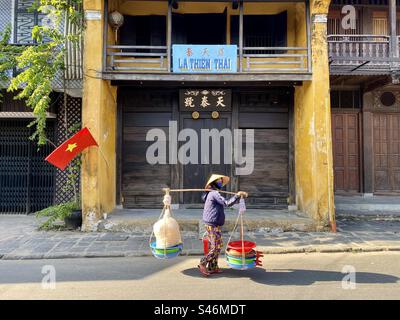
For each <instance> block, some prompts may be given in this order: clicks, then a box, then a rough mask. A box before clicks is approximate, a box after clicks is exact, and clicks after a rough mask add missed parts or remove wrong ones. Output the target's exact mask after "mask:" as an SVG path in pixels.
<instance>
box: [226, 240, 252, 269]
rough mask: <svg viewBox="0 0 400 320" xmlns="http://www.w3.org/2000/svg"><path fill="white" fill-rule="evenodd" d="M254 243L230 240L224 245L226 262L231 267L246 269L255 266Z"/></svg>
mask: <svg viewBox="0 0 400 320" xmlns="http://www.w3.org/2000/svg"><path fill="white" fill-rule="evenodd" d="M255 247H256V243H255V242H252V241H243V242H242V241H231V242H229V243H228V245H227V247H226V262H227V263H228V265H229V266H230V267H231V268H233V269H239V270H246V269H251V268H254V267H255V266H256V260H257V254H256V251H255Z"/></svg>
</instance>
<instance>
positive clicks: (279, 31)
mask: <svg viewBox="0 0 400 320" xmlns="http://www.w3.org/2000/svg"><path fill="white" fill-rule="evenodd" d="M231 43H232V44H237V45H238V44H239V16H232V17H231ZM243 46H244V47H286V46H287V12H286V11H284V12H282V13H279V14H272V15H244V16H243ZM274 52H275V51H273V50H272V51H271V50H268V51H265V50H252V51H249V52H248V53H274ZM280 52H281V51H279V50H278V52H276V53H280Z"/></svg>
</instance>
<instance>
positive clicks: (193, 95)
mask: <svg viewBox="0 0 400 320" xmlns="http://www.w3.org/2000/svg"><path fill="white" fill-rule="evenodd" d="M231 101H232V93H231V90H230V89H181V90H179V107H180V110H181V111H203V112H204V111H211V112H212V111H231V106H232V102H231Z"/></svg>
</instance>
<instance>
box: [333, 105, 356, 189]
mask: <svg viewBox="0 0 400 320" xmlns="http://www.w3.org/2000/svg"><path fill="white" fill-rule="evenodd" d="M332 145H333V166H334V185H335V192H339V193H340V192H346V193H347V192H352V193H358V192H360V123H359V113H358V112H348V113H346V112H343V111H340V112H333V113H332Z"/></svg>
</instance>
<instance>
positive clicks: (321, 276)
mask: <svg viewBox="0 0 400 320" xmlns="http://www.w3.org/2000/svg"><path fill="white" fill-rule="evenodd" d="M223 271H224V272H223V273H221V274H213V275H210V276H209V277H208V278H207V279H206V280H213V279H219V278H249V279H250V280H253V281H254V282H257V283H261V284H265V285H271V286H288V285H292V286H308V285H311V284H314V283H315V282H338V281H340V282H341V281H342V280H343V278H344V277H345V276H346V274H345V273H341V272H336V271H321V270H302V269H298V270H296V269H274V270H266V269H264V268H255V269H251V270H233V269H223ZM182 273H183V274H184V275H186V276H190V277H195V278H205V277H204V276H203V275H201V274H200V272H199V270H198V269H197V268H191V269H186V270H183V271H182ZM398 280H399V278H398V277H395V276H391V275H387V274H380V273H371V272H357V273H356V283H357V284H363V283H364V284H383V283H396V282H398Z"/></svg>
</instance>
